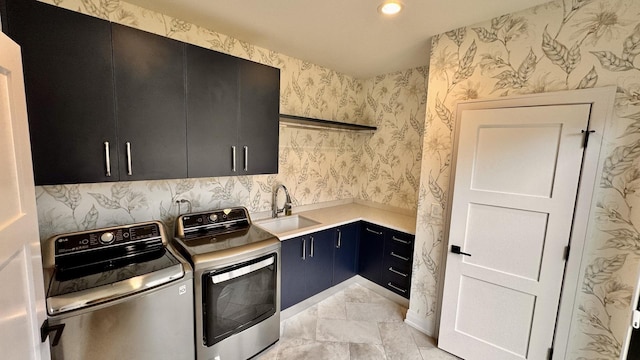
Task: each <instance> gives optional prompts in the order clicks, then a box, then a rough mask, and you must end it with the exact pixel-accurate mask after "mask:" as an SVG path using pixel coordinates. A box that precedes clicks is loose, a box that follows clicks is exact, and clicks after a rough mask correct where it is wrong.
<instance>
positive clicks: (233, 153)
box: [231, 146, 236, 172]
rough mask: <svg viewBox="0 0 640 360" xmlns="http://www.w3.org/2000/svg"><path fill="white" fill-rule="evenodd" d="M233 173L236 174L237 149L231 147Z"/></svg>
mask: <svg viewBox="0 0 640 360" xmlns="http://www.w3.org/2000/svg"><path fill="white" fill-rule="evenodd" d="M231 171H233V172H236V147H235V146H232V147H231Z"/></svg>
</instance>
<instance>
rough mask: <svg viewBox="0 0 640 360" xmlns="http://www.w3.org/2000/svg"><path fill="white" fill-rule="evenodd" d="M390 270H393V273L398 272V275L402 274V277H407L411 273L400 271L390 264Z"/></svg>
mask: <svg viewBox="0 0 640 360" xmlns="http://www.w3.org/2000/svg"><path fill="white" fill-rule="evenodd" d="M389 271H391V272H392V273H396V274H398V275H400V276H402V277H407V276H409V274H405V273H403V272H400V271H398V270H396V269H394V268H393V266H389Z"/></svg>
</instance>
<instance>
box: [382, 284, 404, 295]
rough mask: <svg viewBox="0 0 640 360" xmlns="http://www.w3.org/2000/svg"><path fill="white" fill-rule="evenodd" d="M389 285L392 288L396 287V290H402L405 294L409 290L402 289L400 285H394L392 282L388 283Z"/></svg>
mask: <svg viewBox="0 0 640 360" xmlns="http://www.w3.org/2000/svg"><path fill="white" fill-rule="evenodd" d="M387 286H389V287H391V288H394V289H396V290H398V291H400V292H402V293H403V294H404V293H406V292H407V290H406V289H401V288H399V287H397V286H395V285H393V284H392V283H391V282H388V283H387Z"/></svg>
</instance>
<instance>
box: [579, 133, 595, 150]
mask: <svg viewBox="0 0 640 360" xmlns="http://www.w3.org/2000/svg"><path fill="white" fill-rule="evenodd" d="M594 132H596V131H595V130H582V133H583V134H584V142H583V143H582V147H584V148H586V147H587V144H588V143H589V136H590V135H591V134H593V133H594Z"/></svg>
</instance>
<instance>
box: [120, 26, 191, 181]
mask: <svg viewBox="0 0 640 360" xmlns="http://www.w3.org/2000/svg"><path fill="white" fill-rule="evenodd" d="M112 36H113V61H114V71H115V88H116V108H117V110H116V120H117V124H118V138H119V153H120V180H145V179H172V178H185V177H187V153H186V149H187V146H186V124H185V96H184V94H185V86H184V82H185V81H184V61H183V60H184V44H183V43H181V42H179V41H176V40H172V39H169V38H165V37H162V36H158V35H154V34H151V33H147V32H144V31H140V30H137V29H133V28H130V27H126V26H122V25H118V24H112Z"/></svg>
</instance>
